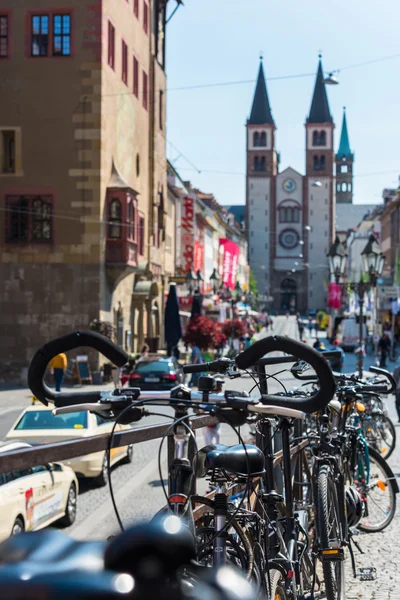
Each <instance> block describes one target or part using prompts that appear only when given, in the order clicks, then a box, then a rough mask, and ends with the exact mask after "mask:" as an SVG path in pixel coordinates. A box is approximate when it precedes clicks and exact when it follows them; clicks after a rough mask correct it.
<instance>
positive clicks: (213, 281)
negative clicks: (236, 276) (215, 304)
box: [210, 269, 220, 294]
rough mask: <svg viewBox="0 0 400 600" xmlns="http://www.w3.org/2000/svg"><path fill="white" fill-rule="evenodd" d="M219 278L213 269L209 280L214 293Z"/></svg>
mask: <svg viewBox="0 0 400 600" xmlns="http://www.w3.org/2000/svg"><path fill="white" fill-rule="evenodd" d="M219 280H220V276H219V275H218V273H217V270H216V269H214V270H213V272H212V273H211V275H210V281H211V285H212V289H213V292H214V294H216V293H217V289H218V281H219Z"/></svg>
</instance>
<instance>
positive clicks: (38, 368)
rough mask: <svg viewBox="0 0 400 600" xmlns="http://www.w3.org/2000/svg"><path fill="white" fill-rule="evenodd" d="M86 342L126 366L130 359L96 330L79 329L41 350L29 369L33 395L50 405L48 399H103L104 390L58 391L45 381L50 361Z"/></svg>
mask: <svg viewBox="0 0 400 600" xmlns="http://www.w3.org/2000/svg"><path fill="white" fill-rule="evenodd" d="M82 346H86V347H89V348H94V349H95V350H98V352H100V353H101V354H103V356H105V357H106V358H108V360H110V361H111V362H112V363H114V364H115V365H117V366H118V367H122V366H123V365H124V364H125V363H127V362H128V360H129V356H128V355H127V354H126V352H124V350H122V348H119V347H118V346H117V345H116V344H114V343H113V342H112V341H111V340H110V339H109V338H107V337H105V336H104V335H101V334H100V333H96V332H94V331H75V332H74V333H70V334H68V335H63V336H61V337H58V338H56V339H54V340H51V341H50V342H48V343H47V344H44V346H42V347H41V348H39V350H37V352H36V354H35V355H34V357H33V359H32V361H31V364H30V366H29V370H28V385H29V387H30V389H31V391H32V393H33V395H34V396H35V397H36V398H37V399H38V400H40V401H41V402H42V403H43V404H45V405H46V406H47V405H48V400H50V401H51V402H54V403H55V405H56V406H67V405H71V404H80V403H81V402H88V401H89V402H90V401H92V402H97V401H98V400H99V399H100V397H101V393H100V392H82V393H80V394H79V393H78V394H76V393H68V392H64V393H60V392H58V393H57V392H56V393H54V392H53V391H52V390H51V389H50V388H49V387H48V386H47V385H46V384H45V383H44V381H43V376H44V374H45V372H46V368H47V365H48V363H49V362H50V360H51V359H52V358H53V357H54V356H57V354H61V353H63V352H67V351H68V350H74V349H75V348H80V347H82Z"/></svg>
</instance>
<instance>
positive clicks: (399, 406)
mask: <svg viewBox="0 0 400 600" xmlns="http://www.w3.org/2000/svg"><path fill="white" fill-rule="evenodd" d="M393 379H394V380H395V382H396V386H397V387H396V390H395V392H394V394H395V402H396V410H397V417H398V419H399V423H400V365H399V366H398V367H396V368H395V370H394V371H393Z"/></svg>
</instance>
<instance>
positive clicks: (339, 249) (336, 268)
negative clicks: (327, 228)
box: [327, 235, 347, 283]
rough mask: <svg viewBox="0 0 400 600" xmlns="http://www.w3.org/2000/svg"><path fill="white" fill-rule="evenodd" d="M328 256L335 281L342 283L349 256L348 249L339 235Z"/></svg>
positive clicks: (332, 277)
mask: <svg viewBox="0 0 400 600" xmlns="http://www.w3.org/2000/svg"><path fill="white" fill-rule="evenodd" d="M327 256H328V260H329V271H330V274H331V279H334V280H335V283H341V280H342V279H343V277H344V271H345V268H346V259H347V256H346V249H345V247H344V246H343V244H342V242H341V241H340V239H339V236H338V235H337V236H336V238H335V241H334V242H333V244H332V246H331V247H330V249H329V252H328V254H327Z"/></svg>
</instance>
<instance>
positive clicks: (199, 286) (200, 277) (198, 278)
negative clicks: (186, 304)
mask: <svg viewBox="0 0 400 600" xmlns="http://www.w3.org/2000/svg"><path fill="white" fill-rule="evenodd" d="M196 280H197V282H198V288H197V289H198V293H200V292H201V284H202V282H203V281H204V279H203V276H202V274H201V271H200V269H197V271H196Z"/></svg>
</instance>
